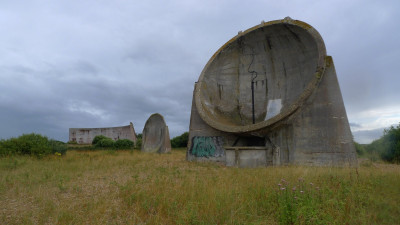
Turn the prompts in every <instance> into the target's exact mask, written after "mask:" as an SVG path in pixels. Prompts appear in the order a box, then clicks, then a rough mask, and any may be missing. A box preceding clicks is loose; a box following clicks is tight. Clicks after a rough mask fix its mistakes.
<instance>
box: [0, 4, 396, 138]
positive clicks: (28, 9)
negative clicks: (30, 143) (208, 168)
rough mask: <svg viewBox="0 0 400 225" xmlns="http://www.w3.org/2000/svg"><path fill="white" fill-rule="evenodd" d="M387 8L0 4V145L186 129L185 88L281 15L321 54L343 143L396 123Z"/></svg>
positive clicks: (392, 17) (391, 14)
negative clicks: (342, 114) (118, 129)
mask: <svg viewBox="0 0 400 225" xmlns="http://www.w3.org/2000/svg"><path fill="white" fill-rule="evenodd" d="M399 12H400V1H399V0H375V1H372V0H333V1H330V0H324V1H321V0H301V1H300V0H299V1H297V0H291V1H290V0H280V1H268V0H264V1H251V0H248V1H237V0H231V1H227V0H201V1H194V0H180V1H178V0H171V1H169V0H164V1H161V0H160V1H155V0H147V1H134V0H131V1H128V0H113V1H109V0H96V1H95V0H79V1H78V0H57V1H54V0H30V1H21V0H13V1H7V0H0V34H1V35H0V139H2V138H3V139H4V138H9V137H16V136H19V135H21V134H23V133H31V132H36V133H40V134H43V135H46V136H48V137H50V138H55V139H58V140H62V141H67V140H68V128H70V127H110V126H122V125H128V124H129V122H133V124H134V126H135V129H136V131H137V133H141V131H142V130H143V126H144V123H145V121H146V120H147V118H148V117H149V116H150V115H151V114H152V113H155V112H158V113H161V114H162V115H164V117H165V120H166V122H167V125H168V126H169V129H170V134H171V137H174V136H177V135H180V134H181V133H183V132H184V131H187V130H188V129H189V118H190V107H191V101H192V91H193V85H194V82H195V81H196V80H197V79H198V77H199V75H200V72H201V70H202V69H203V67H204V65H205V64H206V63H207V61H208V60H209V58H210V57H211V56H212V54H213V53H214V52H215V51H217V50H218V49H219V48H220V47H221V46H222V45H223V44H224V43H225V42H226V41H228V40H229V39H230V38H232V37H233V36H235V35H236V34H237V32H238V31H240V30H246V29H248V28H250V27H252V26H255V25H257V24H259V23H260V22H261V21H262V20H264V21H270V20H276V19H283V18H284V17H286V16H290V17H291V18H293V19H298V20H302V21H304V22H307V23H309V24H310V25H312V26H313V27H314V28H316V29H317V30H318V31H319V32H320V34H321V35H322V38H323V39H324V41H325V44H326V48H327V52H328V54H329V55H331V56H332V57H333V60H334V62H335V66H336V71H337V75H338V79H339V82H340V86H341V90H342V95H343V98H344V102H345V106H346V110H347V114H348V117H349V121H350V123H351V128H352V131H353V133H354V136H355V139H356V140H357V141H359V142H361V143H368V142H370V141H372V140H373V139H376V138H379V137H380V136H381V135H382V130H383V128H384V127H388V126H390V125H392V124H395V125H397V124H399V122H400V101H399V97H400V74H399V64H400V62H399V61H400V44H399V43H400V41H399V40H400V25H399V20H400V13H399Z"/></svg>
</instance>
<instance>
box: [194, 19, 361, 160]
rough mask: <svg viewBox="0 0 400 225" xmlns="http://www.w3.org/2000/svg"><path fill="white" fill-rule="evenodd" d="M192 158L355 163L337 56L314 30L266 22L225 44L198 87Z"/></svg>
mask: <svg viewBox="0 0 400 225" xmlns="http://www.w3.org/2000/svg"><path fill="white" fill-rule="evenodd" d="M189 138H190V140H189V145H188V152H187V158H188V160H206V161H208V160H211V161H220V162H223V163H225V164H226V165H236V166H241V167H254V166H267V165H279V164H291V163H293V164H311V165H345V164H350V165H354V164H355V162H356V156H355V149H354V146H353V142H352V136H351V132H350V128H349V124H348V120H347V116H346V111H345V109H344V104H343V100H342V96H341V92H340V88H339V84H338V82H337V77H336V72H335V70H334V66H333V61H332V59H331V57H329V56H327V55H326V49H325V44H324V42H323V40H322V38H321V36H320V35H319V33H318V32H317V31H316V30H315V29H314V28H313V27H311V26H310V25H308V24H306V23H304V22H302V21H298V20H292V19H290V18H288V17H287V18H285V19H284V20H276V21H270V22H267V23H265V22H262V23H261V24H260V25H258V26H255V27H252V28H250V29H248V30H246V31H244V32H239V33H238V35H237V36H235V37H234V38H232V39H231V40H229V41H228V42H227V43H226V44H225V45H223V46H222V47H221V48H220V49H219V50H218V51H217V52H216V53H215V54H214V55H213V56H212V57H211V59H210V60H209V62H208V63H207V65H206V66H205V67H204V69H203V71H202V73H201V74H200V77H199V80H198V82H197V83H196V85H195V90H194V95H193V106H192V115H191V124H190V132H189Z"/></svg>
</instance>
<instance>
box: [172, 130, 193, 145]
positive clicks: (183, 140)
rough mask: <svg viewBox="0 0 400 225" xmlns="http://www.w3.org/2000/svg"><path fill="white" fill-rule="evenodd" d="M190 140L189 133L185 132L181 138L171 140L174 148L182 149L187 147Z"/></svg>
mask: <svg viewBox="0 0 400 225" xmlns="http://www.w3.org/2000/svg"><path fill="white" fill-rule="evenodd" d="M188 139H189V132H185V133H183V134H181V135H180V136H176V137H174V138H172V139H171V146H172V147H173V148H182V147H186V146H187V144H188Z"/></svg>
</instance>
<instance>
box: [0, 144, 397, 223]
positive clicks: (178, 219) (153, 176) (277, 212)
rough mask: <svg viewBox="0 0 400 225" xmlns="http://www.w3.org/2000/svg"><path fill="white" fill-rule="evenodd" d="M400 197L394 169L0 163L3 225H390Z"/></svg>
mask: <svg viewBox="0 0 400 225" xmlns="http://www.w3.org/2000/svg"><path fill="white" fill-rule="evenodd" d="M310 183H312V184H310ZM278 184H280V186H279V185H278ZM294 187H295V188H294ZM399 187H400V166H398V165H388V164H372V163H364V165H363V166H360V167H359V168H358V169H354V168H353V169H351V168H320V167H299V166H290V167H276V168H275V167H269V168H257V169H240V168H229V167H224V166H220V165H216V164H211V163H194V162H187V161H186V160H185V151H184V150H173V151H172V153H171V154H163V155H160V154H146V153H141V152H139V151H134V152H131V151H116V152H115V151H97V152H84V151H69V152H68V153H67V155H66V156H63V157H58V156H52V157H48V158H44V159H40V160H39V159H36V158H31V157H14V158H1V159H0V205H1V207H0V224H279V223H280V224H291V223H293V224H396V223H398V222H399V221H400V204H399V203H400V188H399ZM293 188H294V190H293ZM301 191H302V193H301Z"/></svg>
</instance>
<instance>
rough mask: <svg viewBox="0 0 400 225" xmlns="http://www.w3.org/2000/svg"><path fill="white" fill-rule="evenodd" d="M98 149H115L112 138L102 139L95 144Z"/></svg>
mask: <svg viewBox="0 0 400 225" xmlns="http://www.w3.org/2000/svg"><path fill="white" fill-rule="evenodd" d="M95 147H96V148H112V147H114V141H113V140H112V139H111V138H108V137H106V138H102V139H101V140H100V141H98V142H97V143H96V144H95Z"/></svg>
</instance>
